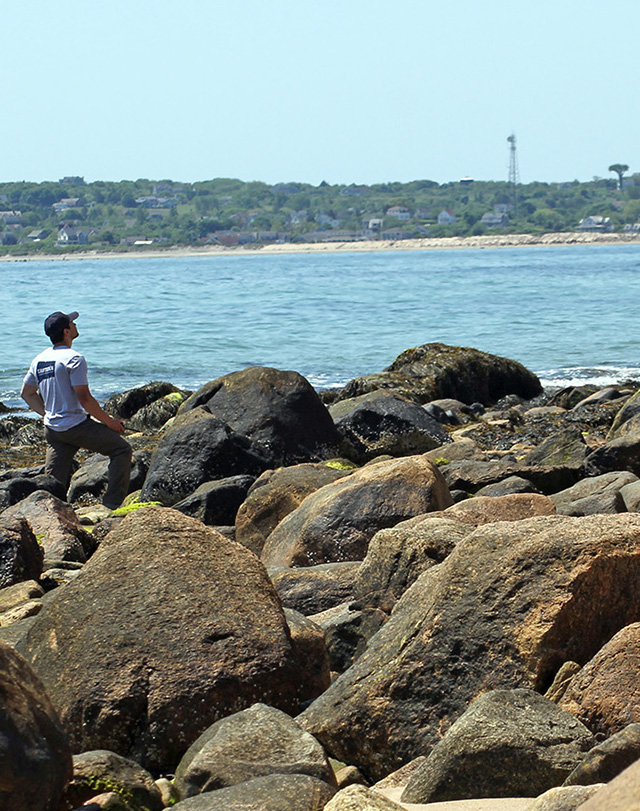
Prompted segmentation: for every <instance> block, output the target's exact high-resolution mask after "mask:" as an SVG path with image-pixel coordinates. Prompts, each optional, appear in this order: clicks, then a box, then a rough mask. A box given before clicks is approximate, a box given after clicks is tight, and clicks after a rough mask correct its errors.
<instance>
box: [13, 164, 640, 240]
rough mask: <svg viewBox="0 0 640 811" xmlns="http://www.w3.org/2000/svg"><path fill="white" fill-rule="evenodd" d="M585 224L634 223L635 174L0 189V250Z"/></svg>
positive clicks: (639, 183)
mask: <svg viewBox="0 0 640 811" xmlns="http://www.w3.org/2000/svg"><path fill="white" fill-rule="evenodd" d="M616 165H617V164H616ZM625 168H626V165H625ZM587 217H596V218H604V219H603V222H604V220H606V226H604V225H602V227H603V228H606V230H612V231H620V230H622V229H623V228H625V226H626V227H627V228H629V227H630V226H632V225H633V224H634V223H636V222H637V220H638V218H639V217H640V174H637V175H630V176H628V177H624V178H623V177H622V176H620V177H618V179H615V178H613V177H605V178H599V177H594V178H593V180H591V181H589V182H579V181H577V180H575V181H572V182H566V183H547V182H540V181H536V182H532V183H526V184H525V183H523V184H518V185H517V186H513V185H510V184H509V183H507V182H504V181H481V180H473V179H471V178H463V179H461V180H460V181H456V182H450V183H444V184H438V183H436V182H435V181H431V180H415V181H411V182H409V183H399V182H393V183H377V184H373V185H369V186H367V185H355V184H352V185H331V184H329V183H326V182H324V181H323V182H322V183H320V184H319V185H318V186H313V185H310V184H307V183H293V182H292V183H278V184H275V185H271V184H267V183H262V182H245V181H242V180H238V179H232V178H217V179H214V180H207V181H202V182H196V183H178V182H174V181H171V180H162V181H153V180H148V179H139V180H135V181H131V180H122V181H119V182H109V181H93V182H90V183H88V182H85V181H84V179H83V178H81V177H69V178H62V179H61V180H59V181H57V182H49V181H47V182H42V183H32V182H26V181H22V182H11V183H0V243H1V244H0V252H1V253H5V254H7V253H9V254H24V253H32V252H33V253H37V252H55V251H57V250H64V251H69V250H71V251H73V250H86V248H87V246H94V247H108V248H109V249H114V248H115V249H122V250H128V249H129V248H130V247H131V246H136V245H140V246H141V247H144V246H145V245H148V244H162V245H166V246H171V245H182V246H186V245H198V244H203V243H204V244H207V243H209V244H212V243H213V244H215V243H220V244H228V245H233V244H243V243H245V242H269V241H301V242H304V241H325V240H331V239H334V238H335V239H340V240H344V239H350V238H351V239H363V238H368V239H372V238H373V239H377V238H382V239H384V238H385V237H386V238H391V239H401V238H403V237H405V238H421V237H443V236H471V235H479V234H485V233H545V232H563V231H575V230H576V229H577V228H578V227H579V225H580V223H581V221H582V220H584V218H587Z"/></svg>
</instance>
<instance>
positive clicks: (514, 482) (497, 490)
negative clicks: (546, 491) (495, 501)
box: [476, 476, 539, 498]
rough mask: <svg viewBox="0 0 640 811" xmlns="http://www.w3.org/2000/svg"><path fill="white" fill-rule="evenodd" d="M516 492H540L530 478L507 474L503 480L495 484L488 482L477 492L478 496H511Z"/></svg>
mask: <svg viewBox="0 0 640 811" xmlns="http://www.w3.org/2000/svg"><path fill="white" fill-rule="evenodd" d="M515 493H539V490H537V489H536V488H535V487H534V486H533V485H532V484H531V482H530V481H529V479H523V478H522V476H507V478H506V479H502V481H499V482H496V483H495V484H487V485H486V486H485V487H481V488H480V489H479V490H478V491H477V492H476V496H491V497H494V498H495V497H496V496H511V495H514V494H515Z"/></svg>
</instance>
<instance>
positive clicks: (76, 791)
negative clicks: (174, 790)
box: [64, 749, 164, 811]
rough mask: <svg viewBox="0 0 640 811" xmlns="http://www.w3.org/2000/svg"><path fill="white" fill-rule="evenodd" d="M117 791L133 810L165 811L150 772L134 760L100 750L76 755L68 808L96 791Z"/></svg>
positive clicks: (68, 793) (76, 804) (66, 798)
mask: <svg viewBox="0 0 640 811" xmlns="http://www.w3.org/2000/svg"><path fill="white" fill-rule="evenodd" d="M107 792H114V793H115V794H117V795H118V796H119V797H120V798H121V799H122V801H123V802H124V803H125V804H126V806H127V808H130V809H131V811H162V809H163V808H164V806H163V803H162V795H161V794H160V791H159V790H158V787H157V786H156V784H155V783H154V781H153V777H152V776H151V775H150V774H149V772H148V771H146V770H145V769H143V768H142V767H141V766H139V765H138V764H137V763H136V762H135V761H133V760H129V759H128V758H124V757H122V756H121V755H117V754H116V753H115V752H109V751H108V750H106V749H98V750H94V751H91V752H83V753H82V754H80V755H74V758H73V780H72V781H71V783H70V784H69V786H68V788H67V790H66V791H65V796H64V799H65V802H66V805H67V808H78V807H79V806H81V805H83V804H84V803H86V802H87V801H88V800H90V799H91V798H92V797H95V796H96V795H97V794H105V793H107Z"/></svg>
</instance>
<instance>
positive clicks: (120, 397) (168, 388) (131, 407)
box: [104, 381, 189, 420]
mask: <svg viewBox="0 0 640 811" xmlns="http://www.w3.org/2000/svg"><path fill="white" fill-rule="evenodd" d="M172 394H174V395H175V394H178V395H187V394H189V392H185V391H184V390H182V389H179V388H177V387H176V386H174V385H173V383H166V382H162V381H155V382H153V383H147V384H146V385H144V386H138V387H137V388H135V389H129V390H128V391H123V392H122V393H121V394H114V396H113V397H111V398H110V399H109V400H107V402H106V403H105V404H104V409H105V411H107V412H108V413H109V414H112V415H113V416H114V417H117V418H118V419H121V420H129V419H131V417H133V415H134V414H136V413H137V412H138V411H140V409H141V408H145V407H146V406H149V405H151V403H154V402H155V401H156V400H159V399H160V398H161V397H166V396H167V395H169V396H171V395H172ZM180 401H182V398H181V400H180Z"/></svg>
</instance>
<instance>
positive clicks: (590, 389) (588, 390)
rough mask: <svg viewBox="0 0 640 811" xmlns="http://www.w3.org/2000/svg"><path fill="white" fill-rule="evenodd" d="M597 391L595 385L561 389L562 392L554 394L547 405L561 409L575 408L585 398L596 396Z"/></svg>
mask: <svg viewBox="0 0 640 811" xmlns="http://www.w3.org/2000/svg"><path fill="white" fill-rule="evenodd" d="M597 391H598V388H597V386H593V385H585V386H569V387H567V388H564V389H560V391H557V392H556V393H555V394H553V395H552V396H551V397H550V398H549V400H548V401H547V405H550V406H560V407H561V408H566V409H569V408H573V407H574V406H576V405H578V403H579V402H581V401H582V400H584V399H585V397H589V396H590V395H591V394H595V393H596V392H597Z"/></svg>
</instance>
